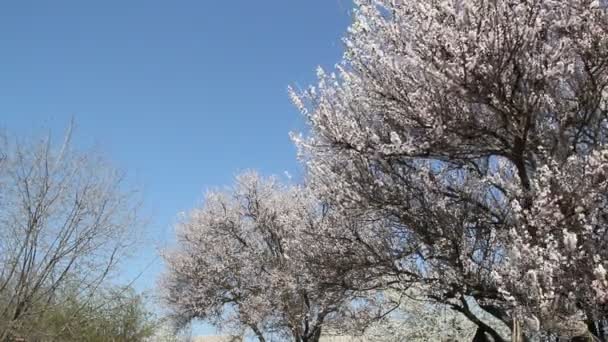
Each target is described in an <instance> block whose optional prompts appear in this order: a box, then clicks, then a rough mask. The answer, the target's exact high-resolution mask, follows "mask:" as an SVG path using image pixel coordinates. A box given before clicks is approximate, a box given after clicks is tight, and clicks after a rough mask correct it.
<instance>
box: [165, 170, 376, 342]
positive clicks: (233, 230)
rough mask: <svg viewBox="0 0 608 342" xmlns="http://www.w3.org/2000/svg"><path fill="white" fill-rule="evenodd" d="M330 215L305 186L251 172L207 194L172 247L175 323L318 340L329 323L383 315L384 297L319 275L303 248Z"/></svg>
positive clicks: (168, 278) (169, 282)
mask: <svg viewBox="0 0 608 342" xmlns="http://www.w3.org/2000/svg"><path fill="white" fill-rule="evenodd" d="M330 216H331V215H330V214H329V212H328V210H327V208H324V207H323V206H322V205H320V204H319V203H318V202H317V201H316V200H315V199H314V198H313V197H312V196H311V195H310V193H309V192H308V191H307V190H306V189H304V188H302V187H298V186H284V185H281V184H279V183H278V182H276V180H274V179H263V178H261V177H259V176H258V175H257V174H255V173H252V172H248V173H245V174H242V175H240V176H238V177H237V179H236V185H235V186H234V188H233V189H232V190H231V191H216V192H210V193H209V194H207V196H206V199H205V202H204V205H203V206H202V207H201V208H197V209H194V210H192V211H191V212H190V213H189V214H188V215H187V216H186V217H184V218H183V220H182V222H181V223H180V224H179V225H178V227H177V244H176V246H175V247H174V248H173V249H172V250H170V251H167V252H166V253H165V261H166V263H167V267H168V270H167V272H166V274H165V276H164V278H163V279H162V281H161V288H162V290H163V293H164V298H165V301H166V302H167V304H168V305H169V306H170V308H171V310H172V312H173V317H174V319H175V320H176V322H177V323H182V324H186V323H189V322H190V321H192V320H193V319H201V320H204V321H207V322H209V323H211V324H214V325H216V326H218V327H220V328H222V329H225V330H231V331H232V332H241V333H242V332H248V333H253V334H254V335H255V336H256V337H257V338H258V339H259V340H260V341H265V340H267V339H269V338H271V337H273V336H274V337H277V336H278V337H280V338H282V339H283V340H290V341H297V342H308V341H314V342H316V341H318V340H319V338H320V336H321V334H322V332H323V331H324V329H325V327H327V326H332V324H333V326H334V327H335V326H336V325H337V324H338V322H340V324H343V323H345V322H349V324H353V322H355V321H358V322H365V321H367V320H370V319H373V318H375V317H376V316H377V315H378V314H379V313H381V311H379V310H383V309H384V307H383V306H381V305H377V304H376V302H377V300H373V301H372V300H369V299H366V298H363V297H361V298H359V297H358V296H357V294H356V293H355V291H351V290H350V289H346V288H344V287H342V286H338V285H339V284H340V282H339V281H338V280H336V279H337V276H336V277H333V276H332V275H331V274H330V275H323V276H321V273H322V272H319V270H318V269H316V268H315V267H316V264H313V263H308V262H307V261H306V258H305V257H304V255H303V254H302V253H301V251H303V250H306V249H308V248H309V246H307V245H306V243H307V242H310V240H305V239H303V238H302V237H303V236H312V235H307V234H306V232H307V231H316V230H323V229H322V226H323V225H327V224H333V223H336V222H337V221H336V220H334V219H331V220H330V219H329V217H330ZM310 248H311V249H313V250H315V249H314V246H312V245H311V246H310ZM307 256H310V257H313V256H314V254H313V253H312V252H310V253H308V254H307ZM317 264H325V263H323V262H319V263H317Z"/></svg>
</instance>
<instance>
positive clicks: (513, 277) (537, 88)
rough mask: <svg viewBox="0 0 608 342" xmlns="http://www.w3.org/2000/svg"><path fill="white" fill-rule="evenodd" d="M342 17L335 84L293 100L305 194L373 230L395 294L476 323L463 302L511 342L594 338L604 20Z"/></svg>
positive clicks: (432, 13) (579, 9) (602, 299)
mask: <svg viewBox="0 0 608 342" xmlns="http://www.w3.org/2000/svg"><path fill="white" fill-rule="evenodd" d="M354 17H355V19H354V22H353V24H352V25H351V27H350V28H349V31H348V34H347V36H346V38H345V45H346V52H345V55H344V59H343V61H342V62H341V63H340V64H339V65H338V66H337V71H336V74H334V73H330V74H326V73H325V72H324V71H323V70H319V72H318V74H319V83H318V85H317V86H316V87H311V88H309V89H305V90H291V95H292V98H293V100H294V103H295V104H296V105H297V106H298V107H299V108H300V109H301V111H302V112H303V113H304V115H305V116H306V118H307V120H308V122H309V124H310V126H311V132H310V134H309V135H308V136H304V137H302V136H295V137H294V138H295V140H296V142H297V144H298V145H299V147H300V151H301V154H302V158H303V159H304V160H305V162H306V163H307V168H308V171H309V178H310V179H309V181H310V184H311V186H312V187H313V188H314V190H315V191H316V192H317V193H318V194H320V195H321V196H322V197H323V198H324V199H326V200H328V201H330V202H331V203H332V204H334V205H337V206H339V207H340V208H342V209H343V210H345V211H347V212H354V213H358V214H359V213H368V215H372V216H375V217H382V218H383V219H386V220H388V221H389V222H390V223H391V224H390V227H392V229H393V231H394V232H395V234H393V236H397V235H398V236H401V237H402V239H403V240H402V241H403V245H405V244H406V245H407V246H408V248H409V249H410V251H413V252H414V253H415V254H416V256H417V257H416V258H417V259H416V260H417V261H416V262H406V263H399V260H395V263H394V264H395V265H397V266H396V267H395V268H397V269H398V270H399V272H394V273H395V274H397V273H398V274H399V277H400V278H399V281H400V282H401V283H424V284H428V285H429V286H430V288H431V289H432V290H431V291H429V293H428V296H429V298H434V299H436V300H439V301H442V302H445V303H452V305H453V306H454V308H456V309H458V310H461V312H464V313H465V315H466V316H467V317H470V319H471V320H473V322H476V320H475V316H474V315H471V314H470V312H468V310H467V306H466V305H465V303H464V301H465V300H464V298H465V297H467V296H471V297H473V298H475V299H476V300H477V301H478V302H479V304H480V305H481V306H482V307H483V308H485V309H486V310H487V311H488V312H490V313H493V314H494V315H495V316H497V317H499V318H501V319H502V320H503V321H504V322H505V323H507V325H509V326H511V325H512V324H513V320H514V319H516V320H518V321H522V322H527V323H526V324H524V331H525V333H526V336H532V335H537V336H550V335H552V334H560V335H565V334H570V335H581V334H583V333H584V334H588V332H585V331H574V330H581V329H580V328H581V326H583V327H585V329H582V330H586V327H587V326H589V327H591V329H590V330H592V332H593V333H594V334H595V335H596V337H598V338H605V337H603V336H600V335H601V334H600V333H599V330H601V329H599V328H597V326H598V324H599V323H598V322H602V321H603V318H604V317H605V316H606V313H607V306H606V304H608V282H607V278H606V268H607V267H608V264H607V262H608V239H607V236H606V234H607V233H608V222H607V220H608V209H607V208H608V206H607V204H608V203H607V200H608V196H607V195H608V192H607V190H608V183H607V180H608V150H607V148H608V146H606V142H607V139H608V130H607V128H608V126H607V123H608V122H607V113H608V112H607V109H608V103H607V100H608V90H607V89H606V86H607V84H608V13H607V12H606V10H605V8H604V5H603V3H602V2H600V1H597V0H595V1H593V0H570V1H556V0H518V1H514V0H492V1H490V0H480V1H473V0H424V1H413V0H358V1H356V11H355V16H354ZM369 213H371V214H369ZM397 233H398V234H397ZM390 245H395V244H394V241H392V242H391V244H390ZM398 254H399V253H396V254H394V255H398ZM408 255H410V254H408ZM393 271H395V270H393ZM393 275H394V274H393ZM575 321H580V322H582V321H585V322H587V325H585V324H582V325H581V324H578V325H577V324H572V322H575ZM477 323H479V322H477ZM570 326H576V327H577V328H572V329H569V331H568V332H564V331H565V330H568V329H566V328H565V327H570ZM594 326H595V328H596V329H594V328H593V327H594ZM478 331H479V332H480V333H481V334H489V335H492V336H493V338H494V339H495V340H500V339H499V338H500V336H498V335H497V334H495V331H494V329H492V327H489V326H486V325H484V324H483V322H481V323H480V324H478Z"/></svg>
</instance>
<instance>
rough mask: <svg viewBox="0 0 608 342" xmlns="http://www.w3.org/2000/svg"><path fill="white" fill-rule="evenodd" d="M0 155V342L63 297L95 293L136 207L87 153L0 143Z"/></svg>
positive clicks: (121, 252) (128, 235)
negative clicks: (66, 292) (71, 290)
mask: <svg viewBox="0 0 608 342" xmlns="http://www.w3.org/2000/svg"><path fill="white" fill-rule="evenodd" d="M0 151H1V152H2V155H3V156H4V159H3V161H2V163H1V164H0V341H5V340H7V339H9V338H10V337H11V336H14V334H15V333H16V332H19V331H23V330H22V328H23V327H25V326H27V322H31V321H36V320H38V319H39V318H40V317H41V316H42V315H44V314H45V312H46V311H47V309H49V308H51V307H52V306H55V305H59V304H60V303H58V302H57V301H60V300H62V299H64V298H60V297H58V296H57V291H59V290H60V289H62V288H63V287H65V286H66V284H70V286H73V287H75V288H76V289H77V290H78V291H79V292H80V296H79V298H86V297H87V294H92V293H95V291H96V290H97V288H98V286H100V285H101V284H102V283H103V281H104V280H105V279H106V278H107V276H108V275H109V274H110V273H111V272H112V270H113V269H114V266H116V265H117V263H118V262H119V261H120V260H121V258H123V257H124V256H125V253H126V249H127V247H129V246H131V245H132V243H133V242H134V239H133V232H134V229H135V227H136V224H137V211H136V209H137V203H136V202H135V201H134V199H135V198H134V196H133V195H134V193H133V192H130V191H126V190H125V189H124V188H123V184H122V183H123V182H122V179H123V176H122V174H121V173H120V172H119V171H117V170H116V169H114V168H113V167H111V166H110V165H109V164H108V163H107V162H106V161H104V160H103V159H102V158H101V157H99V156H97V155H96V154H95V153H92V152H78V151H76V150H74V149H72V147H71V146H70V133H68V134H67V135H66V138H65V141H64V142H63V144H61V145H60V146H58V147H54V146H53V144H52V141H51V139H50V137H47V138H44V139H42V140H40V141H39V142H35V143H20V142H18V141H17V140H15V141H13V140H12V139H9V138H6V139H4V140H3V141H2V145H1V146H0Z"/></svg>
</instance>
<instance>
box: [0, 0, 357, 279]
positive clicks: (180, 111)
mask: <svg viewBox="0 0 608 342" xmlns="http://www.w3.org/2000/svg"><path fill="white" fill-rule="evenodd" d="M350 11H351V3H350V1H349V0H265V1H248V0H238V1H211V0H207V1H205V0H198V1H152V0H147V1H139V0H138V1H96V2H93V1H63V0H58V1H27V0H24V1H13V2H5V3H3V4H2V6H1V7H0V44H1V46H2V49H1V53H0V127H1V128H3V129H5V130H6V131H8V132H9V133H10V134H12V135H16V136H20V137H32V136H34V137H35V136H37V135H40V134H43V133H44V132H46V131H48V130H51V131H52V132H53V134H54V135H60V134H61V132H62V131H63V130H64V129H65V128H66V126H67V125H68V123H69V121H70V118H71V117H74V118H75V120H76V127H77V130H76V133H75V143H76V145H78V146H81V147H91V146H96V147H97V148H98V149H100V150H102V151H103V152H104V154H106V155H107V156H108V157H109V158H110V159H111V160H113V161H114V162H115V164H116V165H117V166H119V167H120V168H122V169H124V170H126V171H127V173H128V175H129V182H131V183H132V184H134V185H136V186H138V187H139V188H140V189H142V190H143V195H144V202H145V206H144V208H145V210H144V211H145V214H146V215H147V217H149V220H150V223H149V224H148V226H147V229H146V235H148V236H147V237H142V239H146V241H149V243H146V244H145V246H144V247H143V248H141V249H140V250H138V251H137V257H136V258H135V260H133V261H131V262H130V263H129V264H128V266H129V267H128V272H127V273H126V274H125V276H124V277H125V278H128V277H130V276H134V275H136V274H138V273H139V272H140V271H142V270H143V269H144V267H145V266H146V265H148V264H151V266H150V267H149V268H147V269H146V270H145V272H144V274H143V275H142V277H141V278H139V280H138V281H137V283H136V285H137V287H138V288H139V289H150V288H152V287H153V286H154V282H155V281H156V276H157V274H158V272H159V271H160V270H161V268H162V265H161V262H160V261H159V260H157V259H155V255H156V248H157V246H159V245H163V244H164V243H165V242H166V241H169V240H170V239H171V236H172V227H171V225H172V224H173V223H174V222H175V220H176V216H177V213H178V212H181V211H187V210H188V209H189V208H192V207H193V206H195V205H197V204H200V201H201V199H202V196H203V194H204V192H205V190H206V189H209V188H213V187H220V186H224V185H229V184H230V183H231V182H232V179H233V176H234V175H235V174H237V173H238V172H239V171H242V170H245V169H249V168H252V169H257V170H260V171H261V172H262V173H264V174H283V173H284V172H285V171H287V172H289V173H291V174H294V175H296V177H297V175H298V174H299V173H300V172H299V171H298V164H297V160H296V155H295V148H294V147H293V145H292V143H291V141H290V140H289V136H288V132H289V131H294V130H301V129H302V128H303V127H304V124H303V120H302V118H301V117H300V115H299V113H298V112H297V111H296V110H295V109H294V108H293V106H292V105H291V103H290V102H289V99H288V96H287V92H286V88H287V86H288V85H290V84H291V85H296V86H306V85H308V84H310V83H312V82H314V75H315V72H314V70H315V68H316V66H317V65H322V66H324V67H327V68H331V67H332V66H333V65H334V64H335V63H336V62H338V61H339V58H340V56H341V53H342V44H341V42H340V37H341V36H342V35H343V33H344V32H345V30H346V28H347V26H348V23H349V20H350V19H349V17H350Z"/></svg>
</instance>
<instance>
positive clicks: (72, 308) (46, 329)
mask: <svg viewBox="0 0 608 342" xmlns="http://www.w3.org/2000/svg"><path fill="white" fill-rule="evenodd" d="M144 300H145V296H143V295H141V294H137V293H136V292H135V291H134V290H133V289H131V288H129V287H115V288H109V289H104V290H98V291H95V292H94V294H92V295H87V296H82V295H79V292H78V291H77V290H74V289H69V290H67V291H65V290H64V291H60V293H59V294H57V295H56V296H55V298H54V300H53V303H49V304H44V303H37V304H36V305H35V306H34V310H33V311H32V312H31V313H30V314H29V317H30V318H31V319H29V320H26V321H23V322H22V323H21V324H20V326H18V327H15V328H14V332H13V336H19V337H22V338H25V340H27V341H66V342H68V341H82V342H97V341H100V342H101V341H104V342H107V341H112V342H127V341H128V342H132V341H134V342H136V341H144V340H146V339H147V338H149V337H150V336H152V335H153V334H154V333H155V326H156V323H157V322H156V319H155V317H154V315H153V314H152V313H151V312H150V311H148V310H147V309H146V307H145V303H144Z"/></svg>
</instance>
